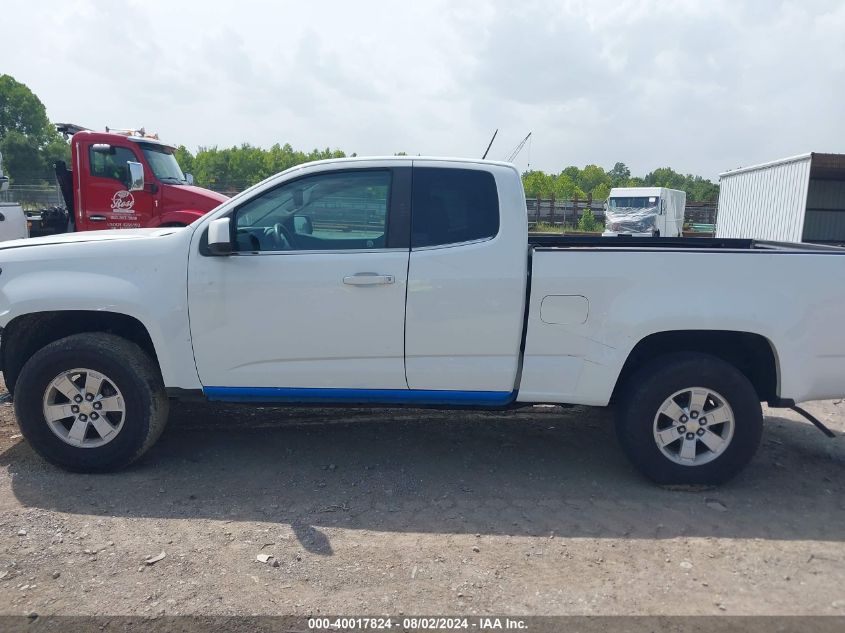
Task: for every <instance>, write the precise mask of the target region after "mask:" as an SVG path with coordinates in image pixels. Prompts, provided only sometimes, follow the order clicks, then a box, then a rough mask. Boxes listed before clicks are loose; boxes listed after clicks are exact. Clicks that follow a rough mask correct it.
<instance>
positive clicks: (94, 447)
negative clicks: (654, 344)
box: [15, 333, 168, 472]
mask: <svg viewBox="0 0 845 633" xmlns="http://www.w3.org/2000/svg"><path fill="white" fill-rule="evenodd" d="M167 411H168V401H167V397H166V394H165V391H164V385H163V383H162V380H161V376H160V374H159V371H158V368H157V367H156V366H155V364H154V363H153V361H152V359H151V358H150V357H149V356H148V355H147V354H146V353H144V351H143V350H142V349H141V348H140V347H138V346H137V345H135V344H134V343H132V342H130V341H127V340H126V339H123V338H120V337H118V336H114V335H112V334H102V333H89V334H75V335H73V336H69V337H67V338H64V339H61V340H58V341H55V342H53V343H51V344H49V345H47V346H46V347H44V348H43V349H41V350H39V351H38V352H37V353H36V354H35V355H33V356H32V358H30V359H29V361H27V363H26V364H25V365H24V367H23V369H22V370H21V373H20V376H19V377H18V381H17V383H16V384H15V413H16V415H17V418H18V424H19V425H20V428H21V432H22V433H23V435H24V437H25V438H26V439H27V440H28V441H29V443H30V444H31V445H32V447H33V448H34V449H35V450H36V451H37V452H38V453H39V454H40V455H41V456H42V457H44V458H45V459H46V460H48V461H50V462H52V463H54V464H56V465H58V466H61V467H62V468H66V469H68V470H74V471H80V472H102V471H109V470H116V469H119V468H122V467H124V466H126V465H128V464H129V463H131V462H132V461H134V460H135V459H137V458H138V457H140V456H141V455H142V454H143V453H144V451H146V450H147V449H148V448H149V447H150V446H152V444H153V443H154V442H155V440H156V439H157V438H158V436H159V435H160V434H161V432H162V430H163V429H164V425H165V423H166V421H167Z"/></svg>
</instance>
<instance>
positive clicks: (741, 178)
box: [716, 152, 845, 245]
mask: <svg viewBox="0 0 845 633" xmlns="http://www.w3.org/2000/svg"><path fill="white" fill-rule="evenodd" d="M719 180H720V192H719V209H718V212H717V214H716V237H727V238H731V237H738V238H750V239H756V240H771V241H777V242H812V243H818V244H830V245H843V244H845V154H820V153H817V152H810V153H808V154H801V155H799V156H791V157H789V158H782V159H780V160H775V161H772V162H769V163H763V164H761V165H753V166H751V167H742V168H740V169H734V170H732V171H727V172H724V173H722V174H719Z"/></svg>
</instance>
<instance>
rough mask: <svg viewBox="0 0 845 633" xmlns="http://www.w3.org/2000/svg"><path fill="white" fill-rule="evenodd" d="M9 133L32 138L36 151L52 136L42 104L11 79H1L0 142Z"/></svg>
mask: <svg viewBox="0 0 845 633" xmlns="http://www.w3.org/2000/svg"><path fill="white" fill-rule="evenodd" d="M11 131H15V132H20V133H21V134H23V135H24V136H26V137H28V138H31V139H32V140H33V141H34V142H35V144H36V145H37V146H38V147H41V146H42V145H46V144H47V143H48V142H50V141H51V140H52V139H53V137H54V136H55V131H54V130H53V127H52V126H51V125H50V119H48V118H47V110H46V109H45V108H44V104H43V103H41V100H40V99H39V98H38V97H36V96H35V94H34V93H33V92H32V91H31V90H30V89H29V88H27V87H26V86H25V85H24V84H22V83H20V82H18V81H15V78H14V77H12V76H11V75H0V138H5V137H6V135H7V134H8V133H9V132H11Z"/></svg>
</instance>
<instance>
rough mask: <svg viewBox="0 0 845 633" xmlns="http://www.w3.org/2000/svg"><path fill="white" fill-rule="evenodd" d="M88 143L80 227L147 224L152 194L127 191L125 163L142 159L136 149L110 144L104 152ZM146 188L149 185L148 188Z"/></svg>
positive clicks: (115, 227)
mask: <svg viewBox="0 0 845 633" xmlns="http://www.w3.org/2000/svg"><path fill="white" fill-rule="evenodd" d="M95 147H96V146H95V145H94V144H91V145H88V150H87V161H88V178H87V179H84V180H83V182H84V183H85V185H84V190H83V196H82V201H83V202H82V207H83V208H82V211H81V216H82V217H81V222H80V226H79V228H80V229H82V230H96V229H136V228H142V227H145V226H147V224H148V223H149V221H150V219H151V218H152V214H153V205H154V198H155V194H153V193H151V191H150V190H144V191H129V190H128V189H127V187H126V183H127V182H128V170H129V168H128V167H127V165H126V163H127V162H129V161H132V162H143V161H141V160H140V158H139V156H138V155H137V154H136V152H139V150H138V149H137V148H132V147H120V146H114V145H113V146H111V147H110V149H108V150H106V151H100V150H101V149H102V148H100V150H98V149H95ZM148 189H149V187H148Z"/></svg>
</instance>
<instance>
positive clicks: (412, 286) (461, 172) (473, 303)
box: [405, 160, 528, 404]
mask: <svg viewBox="0 0 845 633" xmlns="http://www.w3.org/2000/svg"><path fill="white" fill-rule="evenodd" d="M517 185H519V175H518V174H517V173H516V172H515V171H514V170H513V169H512V168H510V167H504V166H495V165H489V164H470V163H448V162H443V161H424V160H423V161H414V178H413V195H412V204H411V225H412V230H411V259H410V265H409V268H408V299H407V305H406V323H405V373H406V375H407V378H408V386H409V387H410V388H411V389H428V390H447V391H458V392H465V393H464V395H465V396H466V401H467V403H468V404H472V403H479V404H483V403H490V404H494V403H500V401H507V399H508V398H509V397H510V394H511V392H513V390H514V385H515V382H516V373H517V367H518V361H519V348H520V342H521V336H522V320H523V306H524V301H525V285H526V275H527V272H526V271H527V257H526V253H527V243H528V235H527V219H526V215H525V198H524V196H523V194H522V187H521V186H517Z"/></svg>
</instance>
